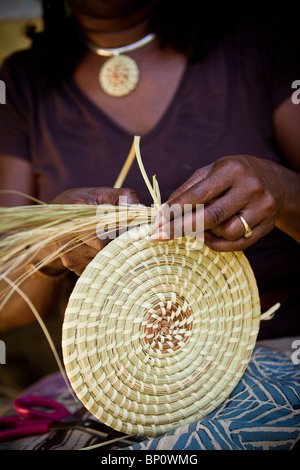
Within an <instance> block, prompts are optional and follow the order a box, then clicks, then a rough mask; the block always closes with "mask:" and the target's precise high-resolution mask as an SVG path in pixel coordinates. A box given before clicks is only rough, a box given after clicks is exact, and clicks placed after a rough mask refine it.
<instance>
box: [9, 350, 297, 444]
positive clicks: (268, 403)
mask: <svg viewBox="0 0 300 470" xmlns="http://www.w3.org/2000/svg"><path fill="white" fill-rule="evenodd" d="M26 393H30V394H36V395H41V396H47V397H49V398H52V399H55V400H57V401H59V402H60V403H62V404H63V405H65V406H67V407H68V408H69V410H70V411H71V412H72V413H73V415H74V416H77V417H78V418H79V417H80V418H83V419H87V418H90V417H91V415H90V414H89V412H87V411H86V410H85V409H84V408H83V407H82V405H81V404H76V403H75V402H74V400H73V398H72V397H71V396H70V394H69V391H68V390H67V388H66V385H65V383H64V381H63V379H62V376H61V375H60V374H54V375H51V376H48V377H46V378H45V379H44V380H42V381H41V382H39V383H38V384H36V385H35V386H33V387H31V388H30V390H26ZM11 413H12V409H10V410H8V412H7V414H11ZM98 442H99V440H98ZM299 442H300V365H294V364H293V363H292V362H291V360H290V359H289V358H288V356H286V355H285V354H281V353H278V352H276V351H272V350H270V349H265V348H258V347H256V348H255V349H254V353H253V356H252V359H251V361H250V364H249V366H248V368H247V370H246V372H245V374H244V376H243V378H242V380H241V381H240V383H239V384H238V386H237V387H236V388H235V390H234V391H233V393H232V394H231V396H230V397H229V398H228V399H227V400H226V401H225V402H224V403H223V405H222V406H220V407H219V408H218V409H217V410H215V411H214V412H213V413H211V414H210V415H209V416H207V418H206V419H203V420H202V421H199V422H196V423H193V424H190V425H187V426H182V427H180V428H178V429H176V430H175V431H174V432H170V433H167V434H165V435H163V436H161V437H159V438H156V439H148V438H147V439H145V440H144V441H143V442H141V443H140V444H136V445H133V446H131V447H127V449H128V450H145V451H147V450H149V451H153V450H166V451H167V450H174V451H179V450H180V451H181V450H194V451H200V450H262V449H263V450H292V449H295V448H296V446H297V443H299ZM94 444H97V437H95V436H93V435H91V434H89V433H87V432H83V431H80V430H78V429H71V430H68V431H59V432H52V433H49V434H47V435H40V436H30V437H26V438H22V439H17V440H15V441H11V442H3V443H1V445H0V450H4V449H11V450H23V449H26V450H37V449H47V450H62V449H65V450H71V449H80V448H83V447H86V446H91V445H94ZM118 448H119V449H120V447H118V445H113V446H112V447H111V448H110V449H111V450H117V449H118ZM123 448H124V447H123ZM98 451H99V452H101V447H100V448H99V450H98Z"/></svg>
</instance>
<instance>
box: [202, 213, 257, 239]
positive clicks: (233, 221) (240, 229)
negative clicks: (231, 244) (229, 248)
mask: <svg viewBox="0 0 300 470" xmlns="http://www.w3.org/2000/svg"><path fill="white" fill-rule="evenodd" d="M256 214H257V213H256V212H255V213H253V212H252V211H249V210H248V211H247V210H246V211H245V210H242V211H239V212H238V213H237V214H235V215H233V216H232V217H230V219H228V220H226V221H225V222H223V223H221V224H220V225H218V226H217V227H214V228H213V229H211V230H210V232H212V233H214V234H215V235H217V236H219V237H223V238H225V239H226V240H232V241H234V240H238V239H239V238H241V237H243V236H245V232H246V227H247V229H248V230H250V231H251V230H253V228H254V227H255V226H257V225H258V224H259V223H260V222H261V219H260V218H258V217H257V215H256ZM241 218H243V219H244V221H245V224H246V225H245V224H244V223H243V222H242V219H241Z"/></svg>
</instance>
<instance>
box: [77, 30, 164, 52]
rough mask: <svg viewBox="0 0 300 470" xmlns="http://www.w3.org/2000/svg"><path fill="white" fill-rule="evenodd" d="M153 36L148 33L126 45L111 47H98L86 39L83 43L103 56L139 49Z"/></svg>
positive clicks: (153, 35)
mask: <svg viewBox="0 0 300 470" xmlns="http://www.w3.org/2000/svg"><path fill="white" fill-rule="evenodd" d="M155 37H156V36H155V34H154V33H150V34H147V36H144V37H143V38H141V39H139V40H138V41H136V42H133V43H131V44H128V45H127V46H121V47H112V48H109V47H98V46H96V45H95V44H92V43H91V42H89V41H86V42H85V43H86V45H87V46H88V48H89V49H91V50H92V51H94V52H96V54H98V55H101V56H104V57H111V56H115V55H119V54H122V53H124V52H132V51H135V50H136V49H139V48H140V47H143V46H146V45H147V44H149V43H150V42H151V41H153V40H154V39H155Z"/></svg>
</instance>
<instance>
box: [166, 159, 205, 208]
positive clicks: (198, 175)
mask: <svg viewBox="0 0 300 470" xmlns="http://www.w3.org/2000/svg"><path fill="white" fill-rule="evenodd" d="M212 168H213V164H210V165H207V166H204V167H202V168H199V169H198V170H197V171H196V172H195V173H193V175H192V176H191V177H190V178H189V179H188V180H186V181H185V182H184V183H183V184H182V185H181V186H179V188H177V189H176V190H175V191H173V192H172V194H171V195H170V196H169V197H168V199H167V200H166V201H165V203H166V204H172V202H173V200H174V199H175V198H177V197H179V196H180V195H181V194H182V193H184V192H185V191H187V190H188V189H189V188H191V187H192V186H194V184H195V183H197V182H200V181H202V180H203V179H204V178H206V177H207V176H208V175H209V174H210V172H211V171H212Z"/></svg>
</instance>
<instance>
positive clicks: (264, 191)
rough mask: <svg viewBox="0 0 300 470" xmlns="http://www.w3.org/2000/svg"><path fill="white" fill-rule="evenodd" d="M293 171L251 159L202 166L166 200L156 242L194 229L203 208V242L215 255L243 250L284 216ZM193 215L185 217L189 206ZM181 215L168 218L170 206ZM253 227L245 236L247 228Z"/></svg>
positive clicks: (229, 159) (242, 157) (233, 158)
mask: <svg viewBox="0 0 300 470" xmlns="http://www.w3.org/2000/svg"><path fill="white" fill-rule="evenodd" d="M289 172H291V171H290V170H288V169H286V168H283V167H281V166H279V165H277V164H276V163H274V162H271V161H268V160H263V159H260V158H256V157H253V156H249V155H237V156H231V157H223V158H220V159H219V160H217V161H216V162H214V163H213V164H211V165H208V166H206V167H203V168H200V169H199V170H197V171H196V172H195V173H194V174H193V175H192V176H191V178H189V179H188V180H187V181H186V182H185V183H184V184H183V185H182V186H180V187H179V188H178V189H177V190H176V191H175V192H174V193H173V194H172V195H171V196H170V197H169V199H168V200H167V201H166V203H165V204H164V205H163V207H162V211H161V213H160V215H159V217H158V220H157V230H156V232H155V234H154V235H153V236H152V239H166V238H174V233H178V231H177V230H178V229H180V230H181V227H182V228H184V230H183V231H182V234H183V235H188V234H189V233H187V226H188V225H190V226H192V225H191V221H193V223H194V225H195V217H196V211H195V209H196V205H197V204H203V205H204V242H205V244H206V245H208V246H209V247H210V248H211V249H213V250H216V251H239V250H244V249H245V248H247V247H249V246H250V245H252V244H253V243H254V242H256V241H257V240H258V239H260V238H261V237H263V236H264V235H266V234H267V233H268V232H270V231H271V230H272V229H273V227H274V226H275V224H276V221H277V219H278V218H279V217H280V216H281V213H282V211H283V207H284V203H285V202H284V200H285V198H286V188H287V184H288V183H287V182H288V174H289ZM186 204H192V207H193V212H191V213H190V215H187V216H186V215H185V218H184V219H183V218H182V214H183V210H184V206H185V205H186ZM172 206H175V207H177V208H178V207H179V208H181V214H179V215H178V216H175V217H173V218H171V220H170V218H169V213H170V212H169V208H170V207H172ZM240 216H241V217H242V218H243V219H244V220H245V221H246V222H247V224H248V226H249V227H250V228H251V231H252V234H250V236H249V237H248V238H247V237H245V235H246V232H245V226H244V224H243V222H242V220H241V218H240Z"/></svg>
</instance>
